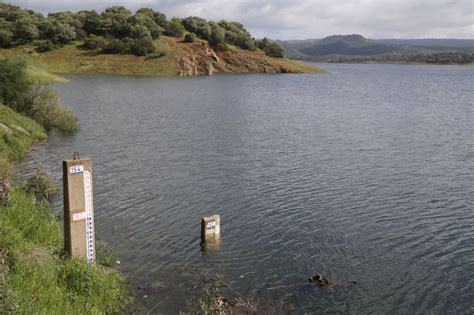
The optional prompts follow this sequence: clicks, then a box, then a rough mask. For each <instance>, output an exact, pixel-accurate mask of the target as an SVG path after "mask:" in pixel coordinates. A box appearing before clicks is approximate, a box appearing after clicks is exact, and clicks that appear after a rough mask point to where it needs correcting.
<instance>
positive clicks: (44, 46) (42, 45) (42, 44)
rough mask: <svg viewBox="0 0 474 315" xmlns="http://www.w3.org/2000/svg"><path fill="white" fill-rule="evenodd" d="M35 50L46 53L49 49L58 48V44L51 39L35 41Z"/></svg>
mask: <svg viewBox="0 0 474 315" xmlns="http://www.w3.org/2000/svg"><path fill="white" fill-rule="evenodd" d="M34 44H35V50H36V52H38V53H44V52H48V51H52V50H53V49H55V48H57V47H56V45H54V43H53V42H52V41H50V40H41V41H37V42H35V43H34Z"/></svg>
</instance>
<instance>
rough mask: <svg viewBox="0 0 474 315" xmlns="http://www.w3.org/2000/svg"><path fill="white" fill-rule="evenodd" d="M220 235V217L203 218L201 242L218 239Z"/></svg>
mask: <svg viewBox="0 0 474 315" xmlns="http://www.w3.org/2000/svg"><path fill="white" fill-rule="evenodd" d="M220 235H221V217H220V216H219V215H217V214H215V215H211V216H209V217H204V218H202V220H201V240H202V242H206V241H207V240H216V239H219V237H220Z"/></svg>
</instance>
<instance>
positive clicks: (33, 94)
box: [14, 87, 78, 132]
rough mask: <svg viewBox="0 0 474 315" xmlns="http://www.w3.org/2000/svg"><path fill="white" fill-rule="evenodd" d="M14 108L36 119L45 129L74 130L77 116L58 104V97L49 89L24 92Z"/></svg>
mask: <svg viewBox="0 0 474 315" xmlns="http://www.w3.org/2000/svg"><path fill="white" fill-rule="evenodd" d="M14 109H15V110H17V111H19V112H21V113H24V114H26V115H27V116H29V117H30V118H32V119H34V120H36V121H37V122H38V123H39V124H40V125H42V126H43V127H44V128H45V129H46V130H51V129H52V128H53V127H56V128H58V129H60V130H62V131H66V132H74V131H76V130H77V129H78V128H77V118H76V116H75V115H74V114H73V113H72V112H71V111H69V110H67V109H64V108H62V107H61V106H60V104H59V97H58V96H57V95H56V93H54V92H53V91H52V90H50V89H45V88H41V87H39V88H36V89H31V90H29V91H28V92H26V93H24V94H23V95H22V97H21V98H20V99H19V101H18V102H17V103H16V105H15V106H14Z"/></svg>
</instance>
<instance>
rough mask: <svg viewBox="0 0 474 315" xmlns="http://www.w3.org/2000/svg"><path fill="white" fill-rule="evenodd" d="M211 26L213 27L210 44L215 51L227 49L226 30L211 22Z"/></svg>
mask: <svg viewBox="0 0 474 315" xmlns="http://www.w3.org/2000/svg"><path fill="white" fill-rule="evenodd" d="M209 25H210V26H211V29H212V34H211V39H210V40H209V43H210V44H211V45H212V47H214V48H215V49H219V50H224V49H227V45H226V42H225V30H224V29H223V28H222V27H220V26H219V25H217V24H216V23H213V22H210V23H209Z"/></svg>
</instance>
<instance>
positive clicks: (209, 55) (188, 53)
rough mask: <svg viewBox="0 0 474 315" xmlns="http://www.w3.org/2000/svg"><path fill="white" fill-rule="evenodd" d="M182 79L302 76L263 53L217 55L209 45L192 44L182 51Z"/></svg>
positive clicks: (298, 70)
mask: <svg viewBox="0 0 474 315" xmlns="http://www.w3.org/2000/svg"><path fill="white" fill-rule="evenodd" d="M178 64H179V68H178V74H179V75H180V76H196V75H212V74H214V73H215V72H228V73H301V72H302V71H301V70H300V69H296V68H295V69H291V68H289V67H286V66H284V65H281V64H279V63H276V62H274V60H273V59H272V58H269V57H268V56H266V55H265V54H264V53H263V52H251V51H246V50H242V49H229V50H225V51H215V50H213V49H212V48H211V47H210V46H209V45H208V44H207V43H206V42H196V43H193V44H188V45H186V46H185V47H183V48H182V51H181V53H180V57H179V62H178Z"/></svg>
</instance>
